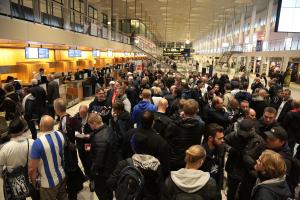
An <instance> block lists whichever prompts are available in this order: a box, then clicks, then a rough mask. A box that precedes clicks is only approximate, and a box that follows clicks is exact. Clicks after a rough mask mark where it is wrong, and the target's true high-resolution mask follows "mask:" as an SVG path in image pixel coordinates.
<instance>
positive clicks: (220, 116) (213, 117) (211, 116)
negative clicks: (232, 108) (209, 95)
mask: <svg viewBox="0 0 300 200" xmlns="http://www.w3.org/2000/svg"><path fill="white" fill-rule="evenodd" d="M230 122H231V121H230V118H229V114H228V113H227V112H226V111H225V109H224V108H223V99H222V98H221V97H214V98H213V100H212V107H211V108H210V109H209V110H208V112H207V118H206V123H217V124H219V125H220V126H222V127H223V128H224V129H226V128H227V126H228V125H229V123H230Z"/></svg>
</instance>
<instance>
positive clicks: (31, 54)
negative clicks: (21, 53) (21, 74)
mask: <svg viewBox="0 0 300 200" xmlns="http://www.w3.org/2000/svg"><path fill="white" fill-rule="evenodd" d="M25 58H26V59H34V58H39V51H38V48H32V47H26V48H25Z"/></svg>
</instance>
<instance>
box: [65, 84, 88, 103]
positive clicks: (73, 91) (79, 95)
mask: <svg viewBox="0 0 300 200" xmlns="http://www.w3.org/2000/svg"><path fill="white" fill-rule="evenodd" d="M83 81H84V80H76V81H69V82H66V83H65V87H66V100H67V103H68V107H71V106H73V105H75V104H77V103H79V102H80V101H82V99H83V87H82V82H83Z"/></svg>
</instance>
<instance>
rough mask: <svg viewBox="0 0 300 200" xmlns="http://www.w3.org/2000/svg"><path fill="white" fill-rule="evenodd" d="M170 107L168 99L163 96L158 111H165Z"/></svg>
mask: <svg viewBox="0 0 300 200" xmlns="http://www.w3.org/2000/svg"><path fill="white" fill-rule="evenodd" d="M167 108H168V101H167V99H165V98H161V99H160V100H159V102H158V104H157V111H158V112H161V113H165V112H166V110H167Z"/></svg>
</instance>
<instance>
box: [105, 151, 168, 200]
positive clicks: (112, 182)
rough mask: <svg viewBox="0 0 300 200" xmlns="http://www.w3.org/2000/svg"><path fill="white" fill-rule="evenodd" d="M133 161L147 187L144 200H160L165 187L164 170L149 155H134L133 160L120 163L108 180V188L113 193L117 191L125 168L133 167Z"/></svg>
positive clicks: (144, 189) (145, 187)
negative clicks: (162, 189)
mask: <svg viewBox="0 0 300 200" xmlns="http://www.w3.org/2000/svg"><path fill="white" fill-rule="evenodd" d="M129 160H130V162H129ZM131 161H132V162H133V165H134V167H136V168H138V169H139V170H140V171H141V172H142V174H143V176H144V180H145V183H144V184H145V185H144V187H143V197H142V199H149V200H153V199H159V197H160V194H161V188H162V186H163V176H162V170H161V166H160V162H159V160H158V159H157V158H155V157H153V156H151V155H148V154H134V155H133V156H132V157H131V158H129V159H126V160H122V161H120V162H119V163H118V165H117V167H116V169H115V170H114V172H113V173H112V174H111V176H110V177H109V179H108V180H107V182H106V184H107V186H108V187H109V188H110V189H111V190H112V191H113V190H116V189H117V187H118V181H119V178H120V175H121V172H122V170H123V169H124V168H126V167H128V166H132V163H131Z"/></svg>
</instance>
